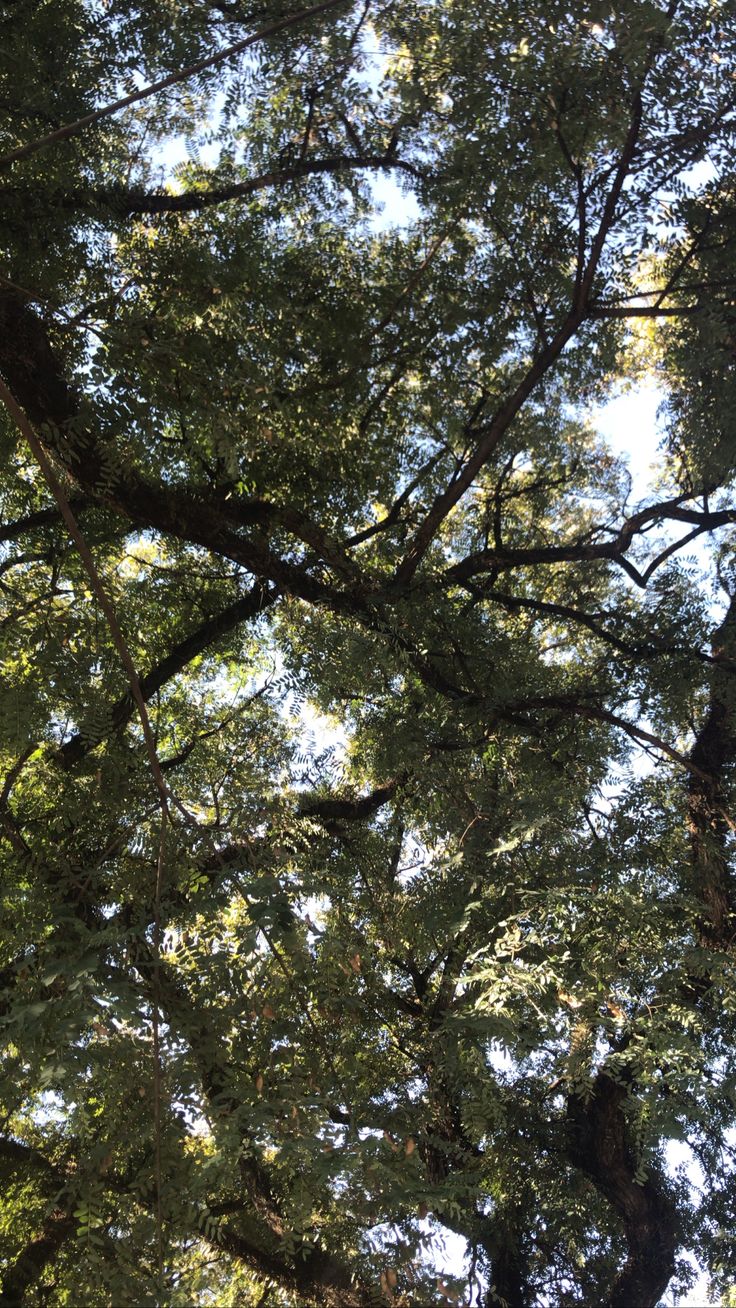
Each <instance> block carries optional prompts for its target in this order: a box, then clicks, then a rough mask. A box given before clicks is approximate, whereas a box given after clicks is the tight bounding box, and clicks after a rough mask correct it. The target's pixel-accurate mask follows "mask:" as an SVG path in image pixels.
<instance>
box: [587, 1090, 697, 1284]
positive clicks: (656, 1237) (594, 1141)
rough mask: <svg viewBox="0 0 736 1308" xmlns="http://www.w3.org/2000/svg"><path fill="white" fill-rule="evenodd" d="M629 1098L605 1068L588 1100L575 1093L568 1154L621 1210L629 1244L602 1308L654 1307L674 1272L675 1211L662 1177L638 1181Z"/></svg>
mask: <svg viewBox="0 0 736 1308" xmlns="http://www.w3.org/2000/svg"><path fill="white" fill-rule="evenodd" d="M627 1096H628V1091H627V1089H626V1087H625V1086H623V1085H621V1084H619V1083H618V1082H616V1081H614V1080H613V1079H612V1078H611V1077H610V1076H609V1075H608V1074H607V1073H606V1072H600V1073H599V1074H598V1076H597V1077H596V1079H595V1082H594V1085H593V1091H592V1094H591V1095H590V1097H589V1098H586V1097H584V1096H583V1095H580V1094H575V1095H571V1096H570V1098H569V1099H568V1130H569V1135H568V1141H569V1143H568V1152H569V1158H570V1162H571V1163H572V1164H573V1165H574V1166H575V1167H577V1168H579V1169H580V1170H581V1171H582V1172H584V1173H585V1175H586V1176H588V1177H589V1178H590V1180H591V1181H592V1182H593V1184H594V1185H595V1187H596V1189H597V1190H598V1191H599V1192H600V1193H601V1194H602V1195H603V1196H604V1197H605V1198H606V1199H607V1200H608V1202H609V1203H610V1204H611V1205H612V1207H613V1208H614V1210H615V1211H616V1213H617V1214H618V1217H619V1219H620V1221H621V1225H622V1227H623V1231H624V1234H625V1237H626V1242H627V1245H628V1257H627V1259H626V1263H625V1264H624V1266H623V1268H622V1269H621V1271H620V1273H619V1274H618V1276H617V1277H616V1280H615V1281H614V1283H613V1285H612V1286H611V1288H610V1290H609V1291H608V1293H607V1295H606V1297H605V1299H603V1300H602V1302H601V1308H655V1305H656V1304H657V1302H658V1300H659V1299H660V1297H661V1296H662V1294H663V1293H664V1291H665V1290H666V1288H667V1284H668V1282H669V1280H670V1278H671V1277H672V1275H673V1272H674V1262H675V1252H676V1249H677V1223H676V1212H675V1208H674V1205H673V1203H672V1201H671V1199H670V1198H669V1196H668V1195H667V1193H666V1192H665V1190H664V1188H663V1185H662V1184H661V1183H660V1181H659V1179H658V1178H655V1177H654V1176H652V1175H650V1176H649V1177H647V1179H646V1180H644V1181H643V1182H642V1181H640V1180H638V1179H637V1176H636V1170H637V1165H636V1152H635V1149H634V1147H633V1144H632V1140H631V1131H630V1127H629V1123H628V1120H627V1116H626V1113H625V1107H624V1106H625V1103H626V1099H627Z"/></svg>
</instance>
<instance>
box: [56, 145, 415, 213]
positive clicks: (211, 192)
mask: <svg viewBox="0 0 736 1308" xmlns="http://www.w3.org/2000/svg"><path fill="white" fill-rule="evenodd" d="M365 169H372V170H374V171H381V172H394V171H399V172H405V173H408V174H409V175H410V176H412V177H415V178H418V177H421V173H420V171H419V169H418V168H415V167H414V165H413V164H410V163H407V162H405V161H404V160H403V159H396V158H395V157H394V156H389V155H385V154H365V155H332V156H330V157H328V158H326V159H303V160H299V161H298V162H296V163H295V164H293V165H292V166H291V167H290V168H282V169H275V170H273V171H271V172H267V173H261V174H260V175H259V176H258V177H251V178H248V179H247V180H246V181H243V182H232V183H231V184H230V185H228V186H219V187H212V188H210V189H208V190H201V191H194V190H191V191H184V192H182V193H181V194H180V195H174V194H169V193H167V192H165V191H137V190H125V189H124V188H123V187H118V186H111V187H108V188H106V189H99V190H95V191H89V192H85V191H73V192H70V193H69V194H66V195H62V196H61V197H60V199H61V203H62V204H63V205H64V206H65V207H75V208H76V207H79V208H84V207H88V206H91V207H94V208H97V207H99V206H104V207H106V208H108V209H110V210H112V211H113V212H114V213H116V214H163V213H197V212H198V211H200V210H203V209H210V208H212V207H213V206H214V205H218V204H225V203H227V201H229V200H245V199H247V198H248V196H250V195H256V194H257V193H258V192H259V191H264V190H267V189H269V188H271V187H278V186H288V185H289V184H290V183H292V182H297V181H300V180H302V179H303V178H305V177H319V176H339V175H340V174H343V173H349V172H358V171H361V170H365ZM49 198H50V199H53V198H54V197H49Z"/></svg>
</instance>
